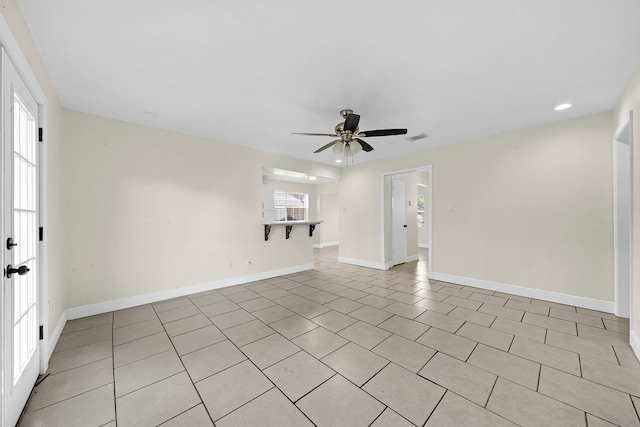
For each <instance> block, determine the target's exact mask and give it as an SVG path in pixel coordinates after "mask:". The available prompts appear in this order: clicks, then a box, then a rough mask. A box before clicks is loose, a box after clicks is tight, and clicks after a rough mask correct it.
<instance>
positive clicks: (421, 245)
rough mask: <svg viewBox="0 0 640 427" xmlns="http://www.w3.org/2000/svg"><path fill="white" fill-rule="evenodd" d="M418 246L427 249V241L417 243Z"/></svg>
mask: <svg viewBox="0 0 640 427" xmlns="http://www.w3.org/2000/svg"><path fill="white" fill-rule="evenodd" d="M418 247H419V248H423V249H429V244H428V243H418Z"/></svg>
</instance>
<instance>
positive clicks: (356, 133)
mask: <svg viewBox="0 0 640 427" xmlns="http://www.w3.org/2000/svg"><path fill="white" fill-rule="evenodd" d="M340 116H341V117H343V118H344V122H342V123H338V124H337V125H336V127H335V129H334V133H292V134H291V135H307V136H327V137H334V138H339V139H336V140H334V141H331V142H330V143H328V144H325V145H323V146H322V147H320V148H318V149H317V150H316V151H314V153H320V152H322V151H324V150H326V149H327V148H329V147H333V148H332V151H333V152H334V153H335V154H337V155H344V156H345V157H346V158H347V159H348V158H349V157H350V156H351V158H352V159H353V155H354V154H358V153H359V152H360V151H365V152H369V151H372V150H373V147H372V146H371V145H369V144H368V143H367V142H365V141H364V140H362V139H361V137H374V136H393V135H405V134H406V133H407V129H379V130H368V131H364V132H360V128H359V127H358V124H359V123H360V116H359V115H358V114H354V113H353V110H349V109H344V110H342V111H340ZM347 163H348V162H347Z"/></svg>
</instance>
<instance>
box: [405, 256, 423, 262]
mask: <svg viewBox="0 0 640 427" xmlns="http://www.w3.org/2000/svg"><path fill="white" fill-rule="evenodd" d="M419 258H420V255H418V254H416V255H411V256H408V257H407V262H413V261H418V259H419Z"/></svg>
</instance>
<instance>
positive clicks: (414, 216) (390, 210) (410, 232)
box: [381, 165, 433, 272]
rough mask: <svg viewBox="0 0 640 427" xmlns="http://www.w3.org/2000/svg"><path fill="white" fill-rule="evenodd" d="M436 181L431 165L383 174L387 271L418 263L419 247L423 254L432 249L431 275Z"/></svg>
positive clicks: (383, 245) (383, 241) (383, 237)
mask: <svg viewBox="0 0 640 427" xmlns="http://www.w3.org/2000/svg"><path fill="white" fill-rule="evenodd" d="M432 180H433V176H432V167H431V165H426V166H418V167H414V168H410V169H403V170H395V171H389V172H384V173H383V174H382V182H381V185H382V204H381V206H384V209H383V212H382V215H383V221H382V224H383V232H382V252H383V253H382V259H383V260H384V266H385V269H389V268H391V267H392V266H394V265H397V264H400V263H402V262H407V261H415V260H417V259H418V258H419V255H418V254H419V248H423V249H421V250H422V251H424V250H425V249H426V248H428V249H427V251H428V253H427V271H428V272H431V262H432V258H433V243H432V203H431V199H432V196H431V194H432V192H431V189H432ZM402 187H404V192H402ZM394 188H395V189H394ZM401 193H404V196H402V194H401ZM399 203H400V204H402V206H400V205H399ZM403 211H404V212H403ZM403 219H404V221H402V220H403ZM405 226H406V227H405Z"/></svg>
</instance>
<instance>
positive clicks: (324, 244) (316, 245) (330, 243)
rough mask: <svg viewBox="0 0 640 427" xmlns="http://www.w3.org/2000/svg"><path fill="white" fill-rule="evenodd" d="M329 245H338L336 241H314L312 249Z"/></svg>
mask: <svg viewBox="0 0 640 427" xmlns="http://www.w3.org/2000/svg"><path fill="white" fill-rule="evenodd" d="M329 246H338V242H327V243H314V244H313V247H314V249H322V248H328V247H329Z"/></svg>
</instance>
